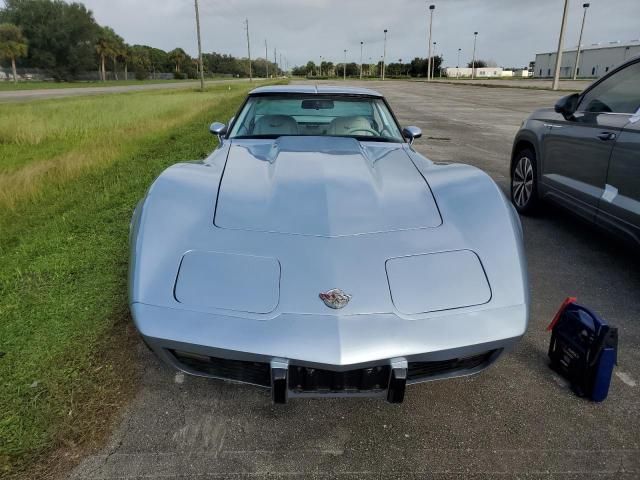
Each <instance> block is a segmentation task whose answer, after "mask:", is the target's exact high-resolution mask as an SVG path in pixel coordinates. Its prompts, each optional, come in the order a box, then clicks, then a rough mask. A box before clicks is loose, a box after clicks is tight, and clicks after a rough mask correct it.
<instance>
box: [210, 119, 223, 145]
mask: <svg viewBox="0 0 640 480" xmlns="http://www.w3.org/2000/svg"><path fill="white" fill-rule="evenodd" d="M209 131H210V132H211V133H212V134H213V135H217V136H218V139H219V140H220V141H222V136H223V135H224V134H226V133H227V126H226V125H225V124H224V123H220V122H213V123H212V124H211V126H210V127H209Z"/></svg>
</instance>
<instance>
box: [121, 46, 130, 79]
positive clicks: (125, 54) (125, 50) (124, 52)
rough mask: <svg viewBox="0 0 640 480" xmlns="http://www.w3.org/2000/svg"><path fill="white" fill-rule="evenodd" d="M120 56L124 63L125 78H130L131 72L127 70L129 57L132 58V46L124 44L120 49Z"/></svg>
mask: <svg viewBox="0 0 640 480" xmlns="http://www.w3.org/2000/svg"><path fill="white" fill-rule="evenodd" d="M118 57H119V59H120V61H121V62H122V63H124V79H125V80H129V73H128V71H127V70H128V64H129V59H130V58H131V47H130V46H129V45H127V44H126V43H125V44H123V45H122V48H121V49H120V53H119V54H118Z"/></svg>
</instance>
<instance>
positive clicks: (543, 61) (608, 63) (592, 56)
mask: <svg viewBox="0 0 640 480" xmlns="http://www.w3.org/2000/svg"><path fill="white" fill-rule="evenodd" d="M577 53H578V52H577V49H573V50H565V51H564V52H563V53H562V65H561V67H560V77H565V78H567V77H571V76H573V70H574V68H575V65H576V55H577ZM638 55H640V39H639V40H631V41H629V42H626V43H622V42H609V43H596V44H593V45H589V46H583V47H582V48H581V49H580V59H579V60H578V77H583V78H584V77H593V78H597V77H601V76H602V75H604V74H605V73H607V72H608V71H609V70H611V69H613V68H615V67H616V66H618V65H620V64H621V63H622V62H624V61H625V60H628V59H629V58H632V57H635V56H638ZM555 65H556V52H549V53H538V54H537V55H536V62H535V68H534V73H533V74H534V76H535V77H553V76H554V74H555Z"/></svg>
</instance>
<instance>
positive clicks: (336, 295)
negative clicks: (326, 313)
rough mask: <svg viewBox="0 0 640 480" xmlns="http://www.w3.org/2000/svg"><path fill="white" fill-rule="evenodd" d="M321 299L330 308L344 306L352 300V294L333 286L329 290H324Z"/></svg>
mask: <svg viewBox="0 0 640 480" xmlns="http://www.w3.org/2000/svg"><path fill="white" fill-rule="evenodd" d="M319 297H320V299H321V300H322V301H323V302H324V304H325V305H326V306H327V307H329V308H335V309H338V308H343V307H345V306H346V305H347V303H349V300H351V295H349V294H348V293H344V292H343V291H342V290H340V289H339V288H333V289H331V290H329V291H327V292H323V293H321V294H320V295H319Z"/></svg>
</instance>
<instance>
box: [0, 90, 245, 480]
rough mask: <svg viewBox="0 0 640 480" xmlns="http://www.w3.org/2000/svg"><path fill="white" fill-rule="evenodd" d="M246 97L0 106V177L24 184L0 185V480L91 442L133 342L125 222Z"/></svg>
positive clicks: (37, 472)
mask: <svg viewBox="0 0 640 480" xmlns="http://www.w3.org/2000/svg"><path fill="white" fill-rule="evenodd" d="M248 88H249V86H248V85H232V86H231V90H229V86H226V85H225V86H216V87H213V88H210V89H209V90H208V91H207V92H206V93H200V92H195V91H165V92H161V93H160V92H144V93H135V94H123V95H118V96H105V97H90V98H85V99H71V100H68V99H67V100H55V101H47V102H41V103H37V104H29V105H28V106H26V105H25V106H22V105H15V106H13V105H12V106H11V107H10V109H9V110H5V108H4V107H3V108H2V111H1V112H2V113H1V114H0V115H1V116H2V123H0V125H1V126H0V135H2V137H1V138H2V141H0V167H1V168H2V173H0V179H6V178H14V179H15V178H17V177H16V175H23V173H22V172H29V174H28V175H25V177H24V178H25V183H20V184H19V185H20V187H17V186H14V185H13V184H12V183H11V182H6V181H5V183H4V184H3V185H4V187H5V188H8V189H9V190H10V191H11V193H10V194H8V195H5V196H4V197H3V200H2V201H3V202H4V204H3V205H2V206H1V207H0V257H1V258H2V262H0V352H2V353H1V354H0V392H1V393H0V477H3V478H5V477H6V478H13V477H15V478H35V477H38V478H41V477H43V476H45V475H49V474H50V471H49V470H48V467H50V466H51V465H52V464H59V463H61V461H62V460H61V459H62V458H63V457H64V458H67V459H68V458H73V457H74V455H77V454H78V452H81V451H82V449H83V448H86V446H87V445H92V444H93V443H94V442H95V441H96V440H97V439H99V438H100V435H101V433H102V432H104V431H105V429H107V428H108V426H109V425H110V422H111V421H112V418H113V415H114V413H115V412H117V411H118V407H119V406H120V405H121V404H122V403H123V401H125V400H126V398H127V392H128V391H130V390H131V389H132V388H133V387H132V385H133V383H134V382H133V379H134V378H135V375H136V367H135V362H132V358H133V353H132V352H133V351H134V348H133V346H135V344H136V342H137V340H136V336H135V333H134V332H133V331H132V327H131V322H130V319H129V313H128V309H127V294H126V270H127V256H128V252H127V234H128V223H129V219H130V216H131V213H132V211H133V208H134V206H135V204H136V202H137V201H138V200H139V199H140V198H141V197H142V196H143V195H144V192H145V190H146V189H147V188H148V187H149V185H150V184H151V182H152V181H153V179H154V178H155V177H156V176H157V175H158V174H159V173H160V172H161V171H162V170H163V169H164V168H166V167H167V166H169V165H171V164H173V163H175V162H177V161H181V160H191V159H198V158H203V157H204V156H206V155H207V154H208V153H209V152H210V151H211V150H212V149H213V148H214V146H215V139H214V138H213V137H212V136H211V135H210V134H209V132H208V129H207V126H208V124H209V122H211V121H212V120H213V119H227V118H229V117H231V116H232V115H233V113H234V112H235V109H236V108H237V106H238V104H239V103H240V101H241V100H242V98H243V97H244V95H245V93H246V91H247V90H248ZM39 109H40V111H42V112H46V114H45V115H42V116H43V117H45V120H46V119H47V118H48V119H49V120H48V121H39V119H38V118H37V112H38V110H39ZM7 112H8V113H7ZM23 115H25V116H27V117H28V118H30V120H28V121H27V120H23V119H22V118H21V117H22V116H23ZM11 118H13V120H14V122H15V124H17V125H21V126H22V127H24V128H26V129H27V130H28V132H21V128H16V127H15V126H14V125H13V122H11V121H10V119H11ZM24 122H27V123H24ZM29 122H34V123H33V128H29V125H30V123H29ZM94 122H95V123H96V124H95V125H93V123H94ZM31 150H33V152H35V153H31V155H30V156H28V157H29V158H28V159H24V158H21V157H22V155H23V154H24V153H25V152H30V151H31ZM41 165H46V166H47V167H46V168H44V169H39V168H38V167H39V166H41ZM26 179H31V180H32V181H33V186H31V185H30V184H28V183H26ZM25 187H26V188H28V193H27V194H23V193H21V192H20V189H21V188H25ZM59 449H62V451H64V452H65V454H64V455H61V454H60V455H59V454H57V453H56V458H55V460H56V461H55V462H47V461H46V459H47V458H48V456H50V455H51V453H52V452H56V451H58V450H59ZM69 452H71V453H69Z"/></svg>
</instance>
